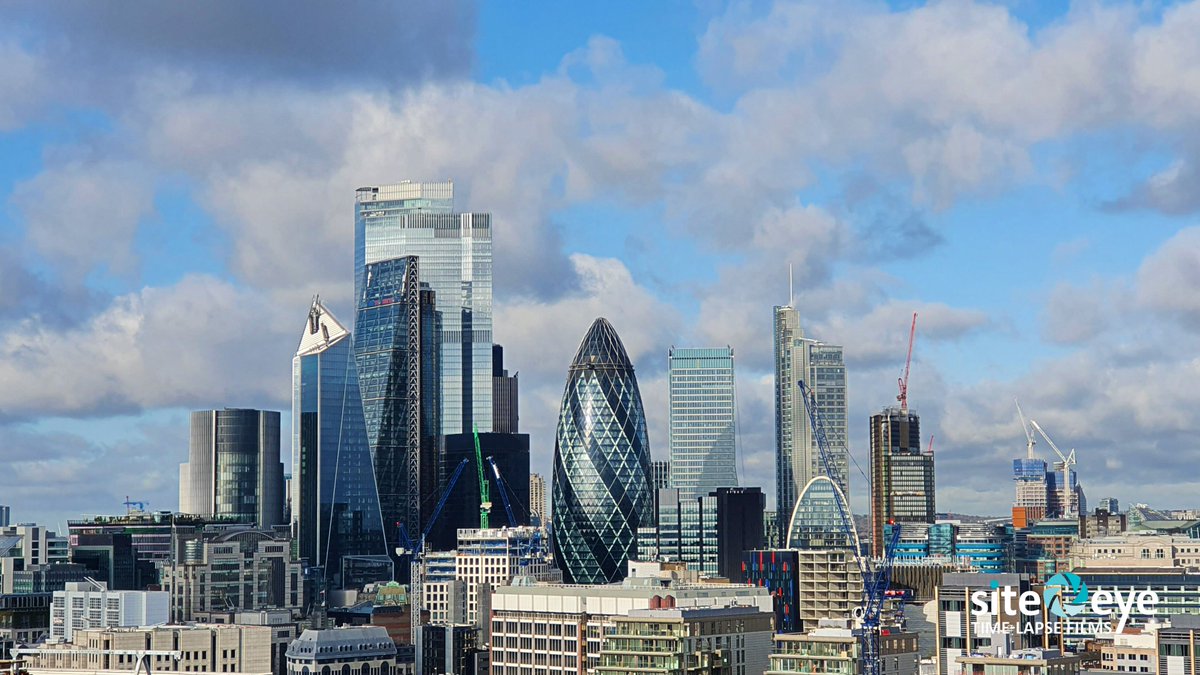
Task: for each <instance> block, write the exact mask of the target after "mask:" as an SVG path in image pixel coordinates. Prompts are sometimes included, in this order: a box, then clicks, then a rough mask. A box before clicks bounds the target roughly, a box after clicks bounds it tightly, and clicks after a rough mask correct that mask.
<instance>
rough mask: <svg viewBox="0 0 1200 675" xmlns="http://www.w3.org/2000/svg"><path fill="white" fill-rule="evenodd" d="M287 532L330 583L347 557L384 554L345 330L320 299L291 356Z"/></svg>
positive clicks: (300, 552) (298, 551)
mask: <svg viewBox="0 0 1200 675" xmlns="http://www.w3.org/2000/svg"><path fill="white" fill-rule="evenodd" d="M292 532H293V547H294V548H295V549H296V554H297V555H298V556H300V557H303V558H305V559H306V560H307V561H308V565H309V566H314V567H323V568H324V569H325V573H326V578H327V579H331V580H333V581H334V583H335V584H336V583H338V582H339V581H340V579H338V577H339V576H340V573H341V568H342V564H341V562H342V559H343V558H344V557H346V556H382V557H383V559H384V560H386V559H387V557H386V556H387V551H386V546H385V544H384V529H383V519H382V518H381V516H380V511H379V494H378V492H377V489H376V485H375V471H374V466H373V465H372V462H371V451H370V447H369V446H368V444H367V431H366V424H365V422H364V419H363V411H362V399H361V397H360V395H359V389H358V369H357V368H356V366H355V360H354V353H353V349H352V340H351V338H350V331H348V330H347V329H346V328H345V326H343V325H342V324H341V323H339V322H338V320H337V319H336V318H335V317H334V316H333V315H332V314H330V313H329V310H327V309H325V307H324V306H323V305H321V303H320V301H319V300H314V301H313V304H312V308H311V309H310V310H309V314H308V320H307V321H306V322H305V326H304V332H303V333H302V335H301V338H300V346H299V348H298V349H297V350H296V357H295V358H294V359H293V360H292Z"/></svg>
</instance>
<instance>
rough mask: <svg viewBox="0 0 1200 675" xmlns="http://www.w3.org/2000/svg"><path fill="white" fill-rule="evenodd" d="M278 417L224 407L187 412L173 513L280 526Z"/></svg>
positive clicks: (281, 516) (266, 526)
mask: <svg viewBox="0 0 1200 675" xmlns="http://www.w3.org/2000/svg"><path fill="white" fill-rule="evenodd" d="M283 501H284V495H283V462H281V461H280V457H279V413H277V412H274V411H270V410H251V409H246V408H225V409H224V410H197V411H195V412H193V413H192V426H191V439H190V448H189V451H188V461H187V462H185V463H183V464H182V465H180V467H179V512H180V513H191V514H195V515H198V516H208V517H213V516H215V517H219V518H234V519H237V520H238V521H241V522H243V523H253V524H254V525H255V526H256V527H261V528H269V527H272V526H274V525H281V524H283V522H284V521H283Z"/></svg>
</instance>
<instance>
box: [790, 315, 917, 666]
mask: <svg viewBox="0 0 1200 675" xmlns="http://www.w3.org/2000/svg"><path fill="white" fill-rule="evenodd" d="M913 319H914V326H915V320H916V315H914V317H913ZM906 370H907V369H906ZM906 376H907V373H906ZM796 384H797V386H798V387H799V388H800V398H801V400H803V401H804V410H805V412H807V413H808V423H809V424H810V425H811V426H812V430H813V436H814V437H815V439H816V441H817V451H818V454H819V455H820V459H821V466H822V468H823V469H824V471H825V474H826V475H828V476H829V477H830V478H833V477H835V476H836V475H837V474H836V473H834V471H833V457H832V453H831V452H830V449H829V438H828V436H827V435H826V434H825V424H824V421H823V420H822V418H821V413H820V412H819V411H818V410H817V401H816V395H815V394H814V393H813V391H812V390H811V389H809V388H808V386H807V385H806V384H804V381H803V380H800V381H799V382H797V383H796ZM902 391H903V388H902ZM844 499H845V497H844V496H843V495H842V494H841V492H840V491H838V490H836V489H835V490H834V491H833V501H834V503H835V504H836V505H837V509H838V516H839V518H840V523H841V527H842V530H843V532H845V534H846V539H847V540H848V541H849V542H850V543H851V545H852V546H854V545H855V544H856V542H855V538H854V521H853V516H851V514H850V507H849V505H848V504H846V503H845V502H844ZM888 524H889V525H892V536H891V538H890V539H889V540H888V542H887V546H886V547H885V549H884V554H883V558H882V559H881V560H879V561H878V562H877V563H876V562H874V561H872V560H871V559H869V558H868V557H866V556H864V555H863V554H862V551H860V550H857V549H856V550H855V551H854V561H855V563H856V564H857V566H858V571H859V573H860V574H861V575H862V580H863V594H862V602H861V604H860V605H859V607H858V608H857V610H856V611H855V616H854V619H855V628H854V630H855V634H856V635H857V636H858V638H859V642H860V644H861V645H862V661H863V674H864V675H880V665H881V664H880V659H881V657H880V649H879V642H880V640H879V637H880V634H881V633H882V615H883V603H884V601H885V600H886V596H887V590H888V587H889V586H891V583H892V565H893V563H894V562H895V560H896V544H898V543H899V542H900V527H898V526H896V524H895V521H889V523H888Z"/></svg>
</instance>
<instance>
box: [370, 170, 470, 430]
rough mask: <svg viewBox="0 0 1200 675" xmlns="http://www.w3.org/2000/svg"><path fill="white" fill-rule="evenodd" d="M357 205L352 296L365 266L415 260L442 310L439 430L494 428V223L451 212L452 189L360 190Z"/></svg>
mask: <svg viewBox="0 0 1200 675" xmlns="http://www.w3.org/2000/svg"><path fill="white" fill-rule="evenodd" d="M355 199H356V203H355V205H354V297H356V298H361V297H362V296H363V286H364V285H365V283H366V267H367V265H369V264H371V263H375V262H379V261H381V260H389V259H391V258H398V257H401V256H410V255H414V256H417V257H419V258H420V259H421V279H422V281H424V282H426V283H428V284H429V286H430V287H431V288H432V289H433V291H434V293H435V296H436V301H437V310H438V311H439V312H441V313H442V347H441V351H442V355H441V360H442V366H441V371H442V372H441V377H442V425H441V426H442V433H445V434H453V433H471V431H472V428H473V426H477V427H478V428H479V430H480V431H491V430H492V226H491V215H490V214H487V213H454V212H453V205H454V184H453V183H450V182H444V183H413V182H404V183H398V184H396V185H381V186H378V187H363V188H359V189H358V191H357V192H356V193H355Z"/></svg>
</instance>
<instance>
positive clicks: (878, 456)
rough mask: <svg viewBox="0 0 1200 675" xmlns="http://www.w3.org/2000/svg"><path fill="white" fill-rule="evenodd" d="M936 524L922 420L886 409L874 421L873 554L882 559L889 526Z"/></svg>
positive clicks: (929, 458)
mask: <svg viewBox="0 0 1200 675" xmlns="http://www.w3.org/2000/svg"><path fill="white" fill-rule="evenodd" d="M936 520H937V509H936V507H935V505H934V476H933V452H932V451H930V452H922V450H921V416H920V415H918V414H917V413H915V412H912V411H910V410H908V409H907V408H899V407H889V408H884V409H883V411H882V412H879V413H876V414H874V415H872V416H871V554H872V555H874V556H876V557H878V556H882V555H883V553H884V549H885V548H886V546H885V543H886V542H885V541H884V536H883V526H884V525H885V524H887V523H888V522H890V521H895V522H897V523H933V522H935V521H936Z"/></svg>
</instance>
